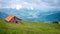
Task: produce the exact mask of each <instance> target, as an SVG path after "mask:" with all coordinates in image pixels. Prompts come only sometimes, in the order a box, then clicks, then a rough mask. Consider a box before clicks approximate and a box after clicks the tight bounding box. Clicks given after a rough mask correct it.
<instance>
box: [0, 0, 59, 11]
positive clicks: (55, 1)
mask: <svg viewBox="0 0 60 34" xmlns="http://www.w3.org/2000/svg"><path fill="white" fill-rule="evenodd" d="M0 8H13V9H21V8H27V9H32V10H33V9H34V8H36V9H42V8H60V0H0Z"/></svg>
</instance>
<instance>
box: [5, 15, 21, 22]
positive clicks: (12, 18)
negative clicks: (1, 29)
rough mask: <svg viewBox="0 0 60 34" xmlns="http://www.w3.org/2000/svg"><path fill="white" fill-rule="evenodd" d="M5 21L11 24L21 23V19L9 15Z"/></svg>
mask: <svg viewBox="0 0 60 34" xmlns="http://www.w3.org/2000/svg"><path fill="white" fill-rule="evenodd" d="M5 21H7V22H13V23H21V19H19V18H17V17H16V16H13V15H9V16H8V17H6V18H5Z"/></svg>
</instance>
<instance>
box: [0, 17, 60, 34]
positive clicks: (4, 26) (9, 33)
mask: <svg viewBox="0 0 60 34" xmlns="http://www.w3.org/2000/svg"><path fill="white" fill-rule="evenodd" d="M0 34H60V24H48V23H40V22H29V21H24V20H22V23H19V24H16V23H10V22H9V23H8V22H6V21H5V20H4V19H3V18H0Z"/></svg>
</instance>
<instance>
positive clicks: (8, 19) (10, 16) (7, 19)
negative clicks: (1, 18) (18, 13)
mask: <svg viewBox="0 0 60 34" xmlns="http://www.w3.org/2000/svg"><path fill="white" fill-rule="evenodd" d="M14 17H15V16H13V15H9V16H8V17H7V18H5V20H6V21H8V22H9V21H11V19H12V18H14Z"/></svg>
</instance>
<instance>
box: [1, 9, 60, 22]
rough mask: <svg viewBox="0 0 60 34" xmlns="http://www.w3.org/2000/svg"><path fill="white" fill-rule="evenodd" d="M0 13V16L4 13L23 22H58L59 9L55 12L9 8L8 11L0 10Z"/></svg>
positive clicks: (59, 16)
mask: <svg viewBox="0 0 60 34" xmlns="http://www.w3.org/2000/svg"><path fill="white" fill-rule="evenodd" d="M0 12H2V14H4V13H6V15H7V14H8V15H10V14H12V15H14V16H16V17H18V18H21V19H23V20H29V21H54V20H58V21H60V10H59V9H56V10H55V9H43V10H38V9H35V10H28V9H20V10H16V9H11V8H10V9H0ZM0 14H1V13H0ZM0 17H2V18H4V17H3V15H0ZM5 17H7V16H5Z"/></svg>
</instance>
